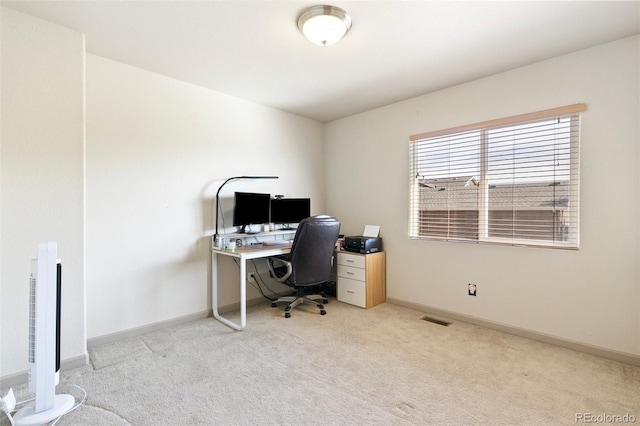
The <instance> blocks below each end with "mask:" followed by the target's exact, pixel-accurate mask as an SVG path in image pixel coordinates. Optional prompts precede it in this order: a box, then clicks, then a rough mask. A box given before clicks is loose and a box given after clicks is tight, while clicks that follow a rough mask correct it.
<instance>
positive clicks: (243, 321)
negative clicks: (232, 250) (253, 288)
mask: <svg viewBox="0 0 640 426" xmlns="http://www.w3.org/2000/svg"><path fill="white" fill-rule="evenodd" d="M245 262H246V261H245V260H244V259H240V325H238V324H236V323H234V322H232V321H229V320H228V319H226V318H224V317H223V316H222V315H220V313H219V312H218V255H217V254H216V253H214V252H212V253H211V308H212V310H213V316H214V318H215V319H217V320H218V321H220V322H221V323H223V324H225V325H228V326H229V327H231V328H233V329H234V330H238V331H241V330H244V328H245V327H246V325H247V287H246V281H245V279H246V276H247V270H246V263H245Z"/></svg>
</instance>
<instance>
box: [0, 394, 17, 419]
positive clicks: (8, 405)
mask: <svg viewBox="0 0 640 426" xmlns="http://www.w3.org/2000/svg"><path fill="white" fill-rule="evenodd" d="M0 409H2V412H3V413H4V414H6V415H7V417H8V418H9V422H11V426H15V423H14V422H13V417H12V416H11V413H12V412H13V411H14V410H15V409H16V397H15V395H14V394H13V388H10V389H9V392H7V394H6V395H5V397H4V398H0Z"/></svg>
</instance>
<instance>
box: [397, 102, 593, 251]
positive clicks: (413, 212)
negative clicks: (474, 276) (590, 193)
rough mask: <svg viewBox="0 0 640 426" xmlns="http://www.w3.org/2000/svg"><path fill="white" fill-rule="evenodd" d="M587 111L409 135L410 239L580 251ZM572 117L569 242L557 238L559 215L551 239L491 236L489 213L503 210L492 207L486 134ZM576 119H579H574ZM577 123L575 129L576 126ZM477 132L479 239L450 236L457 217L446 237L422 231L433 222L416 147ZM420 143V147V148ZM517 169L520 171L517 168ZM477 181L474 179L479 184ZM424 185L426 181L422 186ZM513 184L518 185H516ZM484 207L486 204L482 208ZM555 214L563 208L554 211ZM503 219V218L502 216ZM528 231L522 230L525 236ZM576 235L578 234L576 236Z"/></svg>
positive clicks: (569, 109) (567, 109) (555, 111)
mask: <svg viewBox="0 0 640 426" xmlns="http://www.w3.org/2000/svg"><path fill="white" fill-rule="evenodd" d="M585 110H586V104H583V103H580V104H573V105H568V106H564V107H559V108H552V109H548V110H543V111H537V112H533V113H527V114H520V115H515V116H511V117H506V118H501V119H497V120H490V121H484V122H481V123H475V124H470V125H464V126H458V127H453V128H449V129H442V130H436V131H432V132H426V133H420V134H416V135H411V136H410V137H409V143H410V147H409V151H410V158H409V162H410V165H409V168H410V173H409V174H410V176H409V178H410V188H409V229H408V233H409V238H410V239H419V240H437V241H456V242H470V243H489V244H500V245H515V246H532V247H546V248H559V249H575V250H577V249H578V248H579V245H580V203H579V199H580V196H579V192H580V177H579V157H580V120H581V116H580V113H581V112H584V111H585ZM565 118H570V122H569V127H570V135H571V139H570V142H569V148H570V150H569V154H570V161H569V181H568V182H569V185H568V188H569V194H570V198H569V200H570V201H569V205H570V207H569V208H568V212H569V220H570V224H569V225H570V227H571V228H570V229H569V231H573V234H571V236H572V238H571V239H570V240H569V241H561V240H560V239H556V238H557V237H556V236H555V229H556V228H555V226H556V222H555V216H554V221H553V222H552V223H551V226H553V227H554V228H553V232H552V235H553V238H551V239H543V238H544V237H543V238H540V239H529V238H518V237H517V236H512V237H500V236H490V235H489V216H490V213H491V212H492V211H494V212H496V211H500V210H499V209H493V210H492V209H491V208H490V206H489V193H488V190H489V185H488V184H487V182H488V179H487V173H488V169H489V165H488V161H489V160H488V153H487V152H488V149H489V148H488V146H489V143H488V142H487V139H486V135H487V133H489V132H490V131H492V130H496V129H504V128H508V127H510V126H517V125H521V124H524V125H526V124H530V123H535V122H540V121H547V120H553V119H558V120H560V119H565ZM573 120H576V122H574V121H573ZM574 126H575V128H574ZM473 132H479V134H480V138H479V142H478V143H479V144H480V165H479V168H480V176H479V178H480V179H479V182H478V183H477V186H478V188H479V190H478V198H479V199H478V202H477V206H478V207H477V216H478V219H477V227H469V229H471V230H473V229H474V228H476V230H477V238H475V239H467V238H455V237H453V238H452V237H451V236H450V235H449V232H450V230H451V227H452V226H455V223H456V222H455V219H454V220H453V225H452V222H451V219H447V220H448V221H447V224H446V226H447V230H448V231H447V235H446V236H438V235H433V234H432V235H427V233H426V232H423V231H422V229H421V228H422V227H423V226H427V225H431V222H429V220H427V223H426V224H425V223H424V222H423V220H422V218H421V215H422V214H423V210H422V209H421V208H420V207H421V205H420V194H421V187H420V183H419V182H420V176H419V175H418V173H419V171H420V170H418V164H417V163H418V157H419V154H417V153H416V150H417V149H419V144H420V143H428V142H429V141H430V140H434V139H436V138H443V137H448V136H453V135H457V136H462V135H464V134H470V135H471V134H472V133H473ZM416 146H418V148H416ZM513 170H516V171H517V167H515V168H514V169H513ZM447 178H448V179H455V177H454V176H453V175H451V174H450V175H449V176H447ZM475 183H476V182H474V184H475ZM422 186H424V184H423V185H422ZM512 186H514V187H515V186H516V185H515V184H512ZM482 206H484V207H482ZM447 209H448V210H447V211H448V212H449V214H450V216H451V212H454V213H459V212H461V211H464V210H460V209H459V208H458V209H456V210H451V209H450V204H448V202H447ZM550 211H551V212H553V214H554V215H555V214H556V213H557V212H558V211H559V210H555V209H553V210H550ZM431 212H432V213H437V210H432V211H431ZM516 213H517V209H516V206H515V205H514V204H512V213H511V214H512V217H515V216H516ZM498 220H499V219H498ZM511 220H512V223H513V224H514V226H516V225H517V221H516V219H511ZM523 233H524V231H521V236H522V235H523ZM574 234H575V236H574Z"/></svg>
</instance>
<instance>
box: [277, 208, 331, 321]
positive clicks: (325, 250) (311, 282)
mask: <svg viewBox="0 0 640 426" xmlns="http://www.w3.org/2000/svg"><path fill="white" fill-rule="evenodd" d="M339 233H340V222H338V220H337V219H336V218H334V217H331V216H325V215H321V216H312V217H308V218H306V219H304V220H302V221H301V222H300V224H299V225H298V229H297V231H296V234H295V237H294V239H293V244H292V246H291V252H290V253H289V254H287V255H284V256H275V257H270V258H268V260H269V262H268V263H269V271H270V272H271V275H272V276H273V278H275V279H276V280H278V281H280V282H282V283H284V284H287V285H288V286H291V287H293V288H294V289H295V290H296V295H295V296H283V297H280V298H278V299H277V300H275V301H273V302H271V306H273V307H275V306H276V304H277V303H280V302H288V303H289V305H288V306H287V307H286V308H285V313H284V316H285V318H289V317H290V316H291V309H293V308H295V307H296V306H298V305H300V304H303V303H307V304H311V305H316V306H317V307H318V308H319V309H320V314H321V315H325V314H326V313H327V312H326V311H325V310H324V306H323V305H322V303H329V300H328V299H327V297H326V295H325V294H324V293H321V294H312V295H309V294H307V293H308V292H309V290H310V289H313V288H314V287H319V286H320V285H321V284H324V283H326V282H327V281H330V280H331V269H332V262H333V251H334V248H335V245H336V240H337V239H338V234H339ZM319 300H321V301H322V303H319V302H318V301H319Z"/></svg>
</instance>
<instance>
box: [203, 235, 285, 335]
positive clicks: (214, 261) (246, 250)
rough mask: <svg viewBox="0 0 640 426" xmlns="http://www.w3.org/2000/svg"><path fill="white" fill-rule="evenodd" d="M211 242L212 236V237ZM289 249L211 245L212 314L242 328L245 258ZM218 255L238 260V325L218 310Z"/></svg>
mask: <svg viewBox="0 0 640 426" xmlns="http://www.w3.org/2000/svg"><path fill="white" fill-rule="evenodd" d="M212 242H213V238H212ZM290 251H291V246H290V245H286V246H283V245H272V246H263V245H255V246H242V247H238V248H236V249H235V250H222V249H218V248H215V247H214V246H213V245H212V247H211V299H212V300H211V307H212V309H213V316H214V317H215V318H216V319H217V320H218V321H220V322H222V323H223V324H226V325H228V326H229V327H231V328H233V329H235V330H238V331H240V330H244V328H245V327H246V325H247V281H246V279H247V260H248V259H258V258H261V257H269V256H278V255H280V254H287V253H289V252H290ZM218 256H230V257H235V258H237V259H239V260H240V262H239V263H240V325H238V324H236V323H234V322H232V321H229V320H228V319H227V318H224V317H223V316H221V315H220V313H219V312H218Z"/></svg>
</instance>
